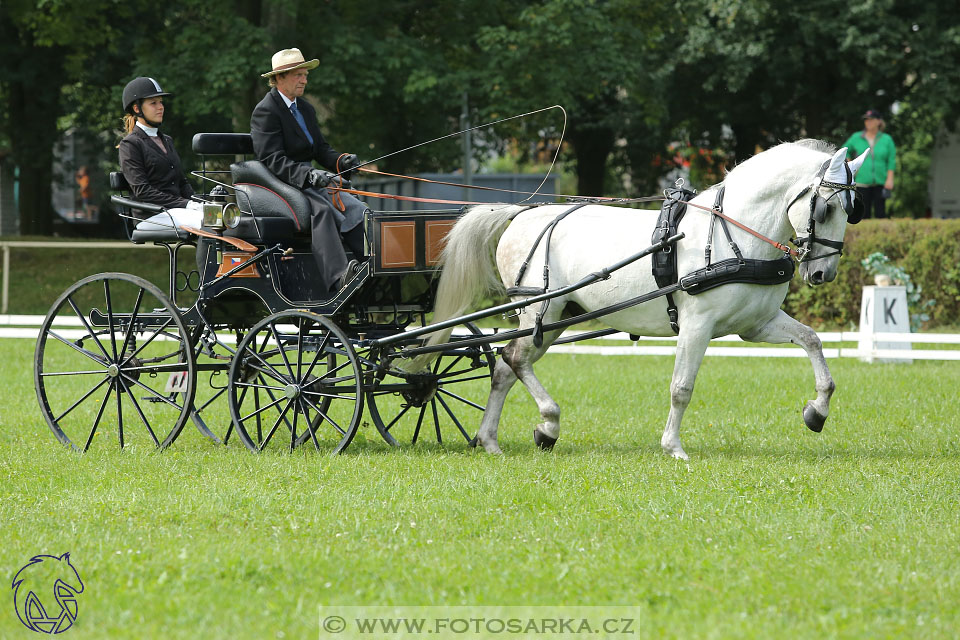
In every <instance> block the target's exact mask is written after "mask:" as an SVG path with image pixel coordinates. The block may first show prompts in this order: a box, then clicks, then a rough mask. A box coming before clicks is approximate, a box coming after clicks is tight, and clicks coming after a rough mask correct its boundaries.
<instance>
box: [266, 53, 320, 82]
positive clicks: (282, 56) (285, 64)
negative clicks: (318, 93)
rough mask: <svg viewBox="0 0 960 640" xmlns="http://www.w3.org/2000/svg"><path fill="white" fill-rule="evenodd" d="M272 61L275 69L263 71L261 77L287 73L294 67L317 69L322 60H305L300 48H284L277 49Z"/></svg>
mask: <svg viewBox="0 0 960 640" xmlns="http://www.w3.org/2000/svg"><path fill="white" fill-rule="evenodd" d="M270 63H271V64H272V65H273V71H268V72H267V73H261V74H260V77H261V78H269V77H270V76H275V75H277V74H278V73H286V72H287V71H293V70H294V69H315V68H317V67H318V66H320V61H319V60H318V59H316V58H314V59H313V60H310V61H305V60H304V59H303V54H302V53H300V49H284V50H283V51H277V52H276V53H275V54H273V58H271V59H270Z"/></svg>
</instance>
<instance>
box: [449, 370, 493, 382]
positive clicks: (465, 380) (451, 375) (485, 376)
mask: <svg viewBox="0 0 960 640" xmlns="http://www.w3.org/2000/svg"><path fill="white" fill-rule="evenodd" d="M458 373H466V371H460V372H458ZM455 375H457V373H452V374H449V375H448V376H447V377H445V378H441V380H446V384H451V383H454V384H459V383H461V382H470V381H471V380H489V379H490V374H489V373H487V374H480V375H476V376H467V377H466V378H453V376H455Z"/></svg>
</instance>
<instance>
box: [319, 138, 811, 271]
mask: <svg viewBox="0 0 960 640" xmlns="http://www.w3.org/2000/svg"><path fill="white" fill-rule="evenodd" d="M344 155H346V154H341V155H340V157H341V158H342V157H343V156H344ZM339 169H340V158H337V170H338V172H339ZM360 171H362V172H364V173H372V174H376V175H381V176H389V177H391V178H403V179H406V180H417V181H419V182H429V183H431V184H442V185H447V186H451V187H466V188H468V189H482V190H484V191H498V192H501V193H520V194H528V195H543V196H557V197H563V198H576V197H575V196H567V195H563V194H556V193H541V194H537V193H534V192H530V191H512V190H510V189H496V188H494V187H482V186H479V185H465V184H458V183H456V182H443V181H441V180H430V179H428V178H417V177H414V176H405V175H400V174H395V173H387V172H385V171H376V170H374V169H364V168H361V169H360ZM330 189H331V191H333V192H334V203H336V202H337V201H339V202H340V205H339V206H340V207H342V206H343V201H342V199H341V198H340V197H339V193H338V192H340V191H346V192H347V193H352V194H353V195H356V196H366V197H368V198H383V199H385V200H402V201H405V202H428V203H432V204H456V205H475V204H494V203H490V202H472V201H469V200H441V199H438V198H418V197H414V196H397V195H392V194H388V193H377V192H374V191H360V190H358V189H344V188H343V187H331V188H330ZM665 199H666V198H663V197H653V198H650V197H647V198H608V197H591V198H590V200H591V201H597V203H598V204H603V203H610V204H629V203H632V202H653V201H662V200H665ZM685 204H687V205H688V206H691V207H694V208H697V209H700V210H702V211H706V212H708V213H712V214H713V215H715V216H719V217H720V218H723V219H724V220H726V221H727V222H729V223H730V224H732V225H734V226H736V227H738V228H740V229H743V230H744V231H746V232H747V233H749V234H750V235H752V236H754V237H755V238H758V239H759V240H762V241H764V242H766V243H767V244H769V245H772V246H773V247H776V248H777V249H779V250H780V251H783V252H784V253H786V254H788V255H790V256H791V257H793V258H794V259H796V258H797V257H798V256H799V254H798V253H797V250H796V249H792V248H790V247H788V246H787V245H785V244H782V243H780V242H777V241H776V240H773V239H771V238H768V237H767V236H765V235H763V234H762V233H760V232H759V231H755V230H753V229H751V228H750V227H748V226H747V225H745V224H743V223H742V222H737V221H736V220H734V219H733V218H731V217H730V216H728V215H726V214H724V213H723V212H721V211H718V210H717V209H714V208H713V207H705V206H703V205H699V204H694V203H692V202H686V203H685ZM340 210H341V211H343V209H342V208H341V209H340Z"/></svg>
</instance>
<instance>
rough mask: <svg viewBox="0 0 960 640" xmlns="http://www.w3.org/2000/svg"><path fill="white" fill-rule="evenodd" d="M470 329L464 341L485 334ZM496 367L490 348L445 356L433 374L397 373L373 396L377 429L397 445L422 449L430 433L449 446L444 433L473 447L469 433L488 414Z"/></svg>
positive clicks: (372, 413) (370, 394)
mask: <svg viewBox="0 0 960 640" xmlns="http://www.w3.org/2000/svg"><path fill="white" fill-rule="evenodd" d="M466 327H467V329H468V330H469V332H470V333H469V334H463V333H461V334H460V335H461V336H462V337H468V336H480V335H483V334H482V332H481V331H480V329H478V328H477V327H476V326H474V325H473V324H469V323H468V324H467V325H466ZM454 337H456V335H455V336H454ZM495 363H496V355H495V354H494V352H493V349H491V348H490V345H489V344H484V345H480V346H473V347H462V348H459V349H458V348H451V349H449V350H447V351H444V352H443V353H442V354H441V355H440V357H439V358H437V359H436V360H435V361H434V362H433V364H432V365H431V366H430V370H429V371H427V372H423V373H417V374H407V373H402V372H400V371H398V370H396V369H393V370H391V371H390V373H389V374H388V375H387V377H386V378H385V379H384V380H382V381H380V383H379V384H378V385H377V387H376V388H375V389H374V390H372V391H368V392H367V405H368V406H369V408H370V417H371V418H372V420H373V424H374V425H376V427H377V431H379V432H380V435H381V436H382V437H383V439H384V440H386V441H387V442H388V443H389V444H391V445H393V446H399V445H400V442H410V443H411V444H416V442H417V440H418V439H419V438H420V436H421V435H423V434H424V433H429V432H430V431H432V432H433V433H434V434H435V435H436V438H437V442H443V434H444V433H447V434H448V435H449V434H454V435H456V434H459V435H460V436H461V437H463V439H464V440H466V441H467V442H472V436H471V435H469V434H468V433H467V428H468V426H469V424H470V423H471V422H473V420H474V419H475V418H478V417H480V416H482V415H483V410H484V407H483V405H482V404H481V403H482V402H484V401H485V400H486V397H487V395H488V394H489V392H490V376H491V375H493V367H494V364H495Z"/></svg>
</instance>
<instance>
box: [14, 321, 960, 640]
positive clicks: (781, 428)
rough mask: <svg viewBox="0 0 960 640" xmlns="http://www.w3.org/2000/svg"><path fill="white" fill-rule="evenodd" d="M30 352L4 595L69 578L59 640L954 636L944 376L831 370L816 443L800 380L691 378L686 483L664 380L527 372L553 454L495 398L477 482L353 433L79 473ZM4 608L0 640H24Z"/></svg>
mask: <svg viewBox="0 0 960 640" xmlns="http://www.w3.org/2000/svg"><path fill="white" fill-rule="evenodd" d="M32 349H33V343H32V341H25V340H2V341H0V382H2V385H3V388H4V391H3V403H2V407H0V523H2V524H0V526H2V531H0V536H2V540H3V541H4V544H3V545H2V550H0V557H2V566H3V567H4V569H5V571H6V575H7V576H8V578H9V579H11V580H12V578H13V576H14V574H16V572H17V570H18V569H19V568H20V567H21V566H23V565H24V564H25V563H26V562H27V561H28V560H29V558H30V557H31V556H33V555H36V554H56V555H59V554H61V553H63V552H65V551H69V552H71V558H72V560H73V563H74V566H75V567H76V568H77V570H78V572H79V573H80V576H81V577H82V579H83V580H84V583H85V585H86V588H85V590H84V593H83V594H82V595H81V596H80V599H79V616H78V619H77V623H76V625H75V626H74V628H73V629H71V630H69V631H68V632H67V634H69V637H71V638H106V637H116V638H119V637H130V638H134V637H136V638H282V637H286V638H316V637H318V634H319V633H320V628H319V620H318V614H317V612H318V606H319V605H327V606H347V605H361V604H362V605H379V604H384V605H566V606H571V605H618V606H624V605H626V606H629V607H631V609H630V610H631V611H632V612H633V614H634V615H635V617H636V620H637V622H636V624H635V625H634V630H635V631H636V634H635V635H637V636H639V637H675V638H692V637H695V638H782V637H787V636H789V637H795V638H823V637H839V638H902V637H919V638H943V637H954V636H955V635H956V633H957V629H958V628H960V605H958V602H960V561H958V557H960V556H958V552H957V549H958V548H960V533H958V532H960V508H958V506H960V505H958V498H960V482H958V478H960V439H958V436H957V425H958V423H960V406H958V402H957V381H958V377H960V376H958V373H960V370H958V365H957V364H956V363H949V362H948V363H937V362H916V363H914V364H912V365H880V364H877V365H866V364H862V363H859V362H857V361H852V360H846V359H844V360H840V361H836V360H835V361H832V362H831V366H832V369H833V372H834V376H835V378H836V380H837V384H838V391H837V394H836V395H835V396H834V404H833V409H832V414H831V417H830V419H829V420H828V422H827V426H826V428H825V429H824V431H823V433H822V434H819V435H818V434H813V433H811V432H809V431H808V430H807V429H806V428H805V427H804V426H803V423H802V420H801V418H800V409H801V408H802V406H803V403H804V402H805V401H806V400H807V399H809V398H810V397H812V395H813V376H812V372H811V370H810V366H809V363H808V362H807V361H806V360H803V359H763V360H761V359H757V358H750V359H746V358H744V359H739V358H712V359H708V360H707V361H706V363H705V365H704V367H703V369H702V371H701V375H700V377H699V379H698V386H697V391H696V393H695V395H694V400H693V402H692V403H691V406H690V409H689V410H688V412H687V415H686V419H685V425H684V427H685V428H684V430H683V433H682V434H681V435H682V437H683V442H684V445H685V448H686V450H687V452H688V453H689V454H690V456H691V460H690V461H689V462H686V463H685V462H678V461H675V460H672V459H669V458H666V457H665V456H663V455H662V454H661V453H660V451H659V438H660V432H661V430H662V425H663V422H664V420H665V418H666V412H667V408H668V404H669V400H668V384H669V377H670V373H671V370H672V359H670V358H661V357H644V358H638V357H601V356H561V355H556V356H548V357H546V358H545V359H544V361H543V362H542V364H541V365H540V367H539V372H540V374H541V377H542V379H543V380H544V382H545V384H546V385H547V387H548V388H549V389H550V390H551V391H552V392H553V393H554V395H555V397H556V398H557V399H558V400H559V402H560V403H561V406H562V407H563V409H564V414H563V421H564V432H563V434H562V436H561V439H560V441H559V443H558V445H557V448H556V450H555V451H554V452H552V453H543V452H540V451H538V450H536V449H535V448H534V446H533V443H532V438H531V428H532V426H533V424H535V422H536V421H537V417H538V416H537V414H536V409H535V406H534V405H533V402H532V401H531V400H530V399H529V397H528V396H527V395H526V394H525V392H524V391H522V389H520V388H518V389H517V390H515V391H514V392H513V394H512V395H511V396H510V399H509V400H508V403H507V408H506V411H505V415H504V419H503V422H502V424H501V434H500V435H501V439H500V440H501V445H502V447H503V450H504V452H505V455H504V456H502V457H490V456H487V455H485V454H482V453H479V452H476V451H473V450H469V449H467V448H466V447H465V446H464V445H463V443H462V441H451V443H449V444H445V445H444V446H438V445H436V444H435V443H430V442H423V443H421V444H418V445H417V446H416V447H413V448H408V449H404V450H395V449H389V448H387V447H386V446H385V445H384V444H382V442H381V441H380V439H379V436H378V435H377V433H376V431H375V430H374V429H373V427H372V426H370V425H369V424H366V425H364V426H363V427H362V430H361V433H360V434H359V435H358V437H357V440H356V441H355V442H354V443H353V444H352V445H351V446H350V448H349V449H348V450H347V452H346V454H345V455H342V456H339V457H335V458H331V457H328V456H323V455H318V454H317V453H316V452H315V451H312V450H310V449H308V448H305V449H303V450H302V451H297V452H295V453H293V454H291V453H287V452H284V451H282V450H279V449H277V450H274V451H272V452H268V453H265V454H262V455H259V456H255V455H253V454H250V453H248V452H247V451H246V450H245V449H243V448H242V447H241V446H240V444H239V442H236V441H234V442H232V443H231V445H230V446H229V447H226V448H223V447H216V446H214V445H213V444H212V443H210V442H209V441H207V440H205V439H203V438H202V437H201V436H200V435H199V434H198V432H197V431H196V429H194V428H193V427H192V426H190V425H188V426H187V427H186V428H185V430H184V432H183V434H182V435H181V437H180V439H179V440H178V441H177V442H176V443H175V444H174V446H173V447H172V448H171V449H169V450H167V451H165V452H163V453H157V452H155V451H153V450H152V449H150V448H148V447H146V446H145V445H137V446H133V447H130V448H128V449H127V450H124V451H119V450H118V449H117V448H116V440H115V439H112V438H107V437H105V438H101V439H99V440H98V441H97V442H95V443H94V445H95V446H94V447H93V448H92V449H91V451H90V452H89V453H88V454H86V455H82V456H81V455H78V454H76V453H73V452H71V451H69V450H67V449H65V448H63V447H61V446H59V445H58V444H57V443H56V441H55V440H54V438H53V436H52V435H51V433H50V432H49V430H48V429H47V427H46V426H45V425H44V424H43V422H42V418H41V417H40V414H39V410H38V409H37V403H36V397H35V393H34V390H33V382H32V373H31V368H32ZM473 427H474V428H475V425H473ZM141 442H142V440H141ZM7 593H8V596H7V597H8V600H7V605H5V606H4V607H0V637H4V638H7V637H32V635H33V634H32V633H31V632H29V631H27V630H26V629H24V628H23V627H22V626H21V625H20V623H19V621H18V620H17V618H16V617H15V612H14V608H13V606H12V602H13V592H12V591H8V592H7ZM618 611H621V610H620V609H618ZM321 637H335V636H321ZM432 637H439V636H432Z"/></svg>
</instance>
